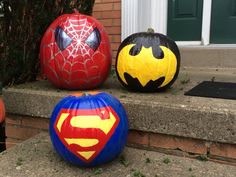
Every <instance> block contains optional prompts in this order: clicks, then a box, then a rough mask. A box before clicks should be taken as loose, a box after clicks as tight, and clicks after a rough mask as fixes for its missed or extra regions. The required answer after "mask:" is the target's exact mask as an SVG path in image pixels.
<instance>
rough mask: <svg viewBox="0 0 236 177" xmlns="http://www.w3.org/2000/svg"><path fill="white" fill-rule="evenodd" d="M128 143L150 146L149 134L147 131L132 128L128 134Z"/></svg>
mask: <svg viewBox="0 0 236 177" xmlns="http://www.w3.org/2000/svg"><path fill="white" fill-rule="evenodd" d="M128 143H129V144H137V145H138V144H139V145H145V146H148V143H149V135H148V133H145V132H140V131H135V130H130V131H129V135H128Z"/></svg>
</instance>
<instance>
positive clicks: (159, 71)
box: [117, 44, 177, 87]
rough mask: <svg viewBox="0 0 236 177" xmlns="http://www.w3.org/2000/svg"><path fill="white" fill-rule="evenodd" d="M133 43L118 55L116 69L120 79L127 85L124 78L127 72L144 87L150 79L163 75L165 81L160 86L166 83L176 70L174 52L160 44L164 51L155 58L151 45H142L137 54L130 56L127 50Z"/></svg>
mask: <svg viewBox="0 0 236 177" xmlns="http://www.w3.org/2000/svg"><path fill="white" fill-rule="evenodd" d="M134 45H135V44H130V45H127V46H125V47H124V48H123V49H122V50H121V51H120V53H119V55H118V60H117V71H118V73H119V76H120V78H121V80H122V81H123V82H124V83H126V84H127V85H128V83H127V82H126V80H125V78H124V73H125V72H127V73H128V74H130V75H131V76H132V77H134V78H137V79H138V80H139V82H140V83H141V84H142V86H143V87H144V86H145V85H146V84H147V83H148V82H149V81H150V80H153V81H155V80H157V79H159V78H160V77H163V76H164V77H165V81H164V82H163V83H162V85H161V86H160V87H163V86H165V85H167V84H168V83H169V82H170V81H171V80H172V79H173V78H174V75H175V73H176V70H177V59H176V56H175V54H174V53H173V52H172V51H171V50H170V49H168V48H167V47H165V46H160V48H161V49H162V50H163V52H164V58H163V59H156V58H155V57H154V56H153V54H152V48H151V47H149V48H145V47H142V50H141V52H140V53H139V54H138V55H136V56H131V55H129V51H130V49H131V48H132V47H133V46H134Z"/></svg>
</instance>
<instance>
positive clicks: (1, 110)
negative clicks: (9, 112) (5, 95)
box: [0, 98, 5, 123]
mask: <svg viewBox="0 0 236 177" xmlns="http://www.w3.org/2000/svg"><path fill="white" fill-rule="evenodd" d="M4 120H5V107H4V104H3V101H2V99H1V98H0V123H2V122H4Z"/></svg>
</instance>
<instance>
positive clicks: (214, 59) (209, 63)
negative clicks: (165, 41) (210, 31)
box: [180, 45, 236, 68]
mask: <svg viewBox="0 0 236 177" xmlns="http://www.w3.org/2000/svg"><path fill="white" fill-rule="evenodd" d="M180 54H181V59H182V66H185V67H197V68H199V67H204V68H216V67H218V68H219V67H220V68H236V62H235V59H236V58H235V56H236V46H235V45H209V46H190V47H187V46H180Z"/></svg>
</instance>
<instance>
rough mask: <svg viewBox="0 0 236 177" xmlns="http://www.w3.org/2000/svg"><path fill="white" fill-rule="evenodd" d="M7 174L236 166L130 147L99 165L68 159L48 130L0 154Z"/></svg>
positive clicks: (170, 176) (129, 173) (132, 176)
mask: <svg viewBox="0 0 236 177" xmlns="http://www.w3.org/2000/svg"><path fill="white" fill-rule="evenodd" d="M0 169H1V171H0V176H4V177H7V176H8V177H15V176H18V177H21V176H22V177H27V176H30V177H36V176H47V177H50V176H56V177H71V176H79V177H89V176H91V177H92V176H101V177H110V176H111V177H113V176H114V177H115V176H117V177H149V176H150V177H235V176H236V167H235V166H229V165H223V164H218V163H214V162H209V161H199V160H195V159H189V158H183V157H177V156H171V155H165V154H161V153H158V152H152V151H145V150H138V149H133V148H128V147H126V148H125V150H124V152H123V153H122V155H121V156H120V157H119V158H117V159H116V160H115V161H113V162H111V163H109V164H106V165H103V166H100V167H96V168H81V167H76V166H72V165H70V164H68V163H67V162H64V161H63V160H62V159H61V158H60V157H59V156H58V155H57V154H56V153H55V151H54V149H53V148H52V145H51V142H50V139H49V136H48V134H47V133H42V134H40V135H38V136H37V137H36V138H33V139H30V140H28V141H26V142H24V143H23V144H20V145H17V146H15V147H13V148H11V149H9V150H8V151H5V152H3V153H1V154H0Z"/></svg>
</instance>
